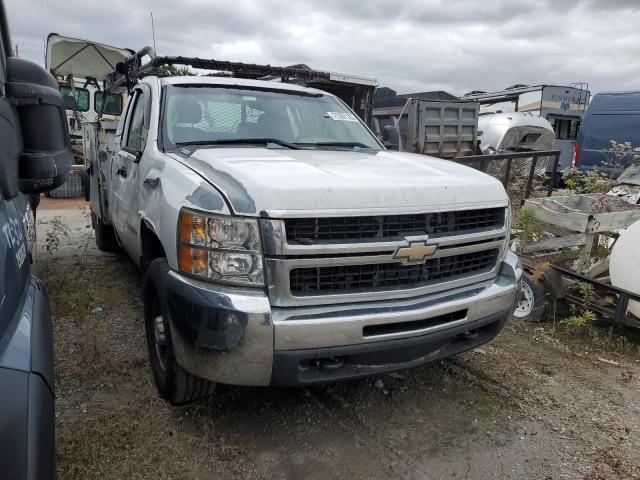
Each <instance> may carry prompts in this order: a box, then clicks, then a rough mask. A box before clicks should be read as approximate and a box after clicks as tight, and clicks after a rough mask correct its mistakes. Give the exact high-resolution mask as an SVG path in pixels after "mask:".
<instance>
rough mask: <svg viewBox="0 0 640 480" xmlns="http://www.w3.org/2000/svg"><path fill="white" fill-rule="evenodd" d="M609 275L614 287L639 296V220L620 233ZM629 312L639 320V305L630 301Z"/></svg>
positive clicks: (610, 260) (611, 260)
mask: <svg viewBox="0 0 640 480" xmlns="http://www.w3.org/2000/svg"><path fill="white" fill-rule="evenodd" d="M609 274H610V275H611V284H612V285H613V286H614V287H619V288H624V289H625V290H629V291H630V292H633V293H637V294H639V295H640V220H639V221H637V222H635V223H634V224H632V225H631V226H630V227H629V228H627V229H626V230H625V231H624V232H622V234H621V235H620V237H619V238H618V241H617V242H616V243H615V245H614V246H613V250H612V251H611V258H610V259H609ZM629 312H631V313H632V314H633V315H635V316H636V317H638V318H640V303H638V302H635V301H630V302H629Z"/></svg>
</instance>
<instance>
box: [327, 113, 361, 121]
mask: <svg viewBox="0 0 640 480" xmlns="http://www.w3.org/2000/svg"><path fill="white" fill-rule="evenodd" d="M327 115H329V118H331V119H332V120H340V121H342V122H357V121H358V119H357V118H356V116H355V115H354V114H353V113H349V112H327Z"/></svg>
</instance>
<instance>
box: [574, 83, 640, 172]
mask: <svg viewBox="0 0 640 480" xmlns="http://www.w3.org/2000/svg"><path fill="white" fill-rule="evenodd" d="M612 140H613V141H616V142H619V143H620V142H630V143H631V145H632V146H635V147H640V91H638V90H636V91H632V92H602V93H597V94H596V95H594V96H593V98H592V99H591V103H590V104H589V108H588V109H587V113H586V114H585V117H584V120H583V121H582V125H581V126H580V130H579V131H578V141H577V143H576V146H575V152H574V163H575V166H576V167H579V168H581V169H584V170H600V171H603V172H605V173H609V174H617V173H620V172H622V170H624V168H626V167H628V166H629V164H630V163H631V159H628V160H627V161H626V162H623V165H617V166H614V165H611V160H612V155H611V153H610V152H611V141H612Z"/></svg>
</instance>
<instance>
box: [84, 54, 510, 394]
mask: <svg viewBox="0 0 640 480" xmlns="http://www.w3.org/2000/svg"><path fill="white" fill-rule="evenodd" d="M198 61H200V60H198ZM129 76H130V77H131V76H132V73H131V71H129ZM141 77H142V76H141ZM87 134H88V135H89V136H90V137H91V138H88V139H86V141H88V142H89V144H90V145H93V146H94V155H90V157H92V158H91V162H92V167H91V170H90V172H91V209H92V215H93V219H94V227H95V231H96V240H97V242H98V245H99V246H100V247H101V248H103V249H110V248H117V246H118V245H120V246H122V247H123V248H124V249H125V250H126V251H127V253H128V254H129V255H130V256H131V258H132V259H133V260H134V261H135V262H136V263H137V264H139V265H140V267H141V268H142V270H143V274H144V308H145V327H146V335H147V341H148V347H149V355H150V362H151V366H152V369H153V373H154V377H155V381H156V384H157V387H158V389H159V391H160V393H161V394H162V395H163V396H164V397H165V398H167V399H168V400H170V401H171V402H173V403H183V402H187V401H190V400H193V399H195V398H198V397H200V396H202V395H205V394H208V393H209V392H211V389H212V386H213V384H214V382H222V383H228V384H237V385H254V386H266V385H307V384H314V383H320V382H329V381H335V380H341V379H348V378H355V377H361V376H366V375H371V374H377V373H381V372H388V371H393V370H397V369H401V368H406V367H413V366H416V365H420V364H424V363H428V362H432V361H436V360H438V359H441V358H444V357H448V356H450V355H454V354H457V353H460V352H463V351H465V350H468V349H471V348H474V347H476V346H478V345H481V344H483V343H485V342H488V341H489V340H491V339H492V338H493V337H495V335H497V334H498V332H500V330H501V329H502V328H503V327H504V325H505V323H506V322H507V319H508V318H509V316H510V314H511V312H512V311H513V308H514V302H515V300H516V295H517V292H519V286H520V281H521V275H522V269H521V266H520V264H519V263H518V259H517V257H516V256H515V255H514V254H513V253H511V252H510V251H509V250H508V249H507V244H508V240H509V224H510V211H509V203H508V199H507V195H506V194H505V191H504V189H503V187H502V185H501V184H500V182H498V181H497V180H495V179H494V178H492V177H489V176H488V175H485V174H483V173H481V172H478V171H476V170H472V169H470V168H466V167H463V166H460V165H457V164H455V163H453V162H449V161H446V160H438V159H434V158H430V157H425V156H422V155H415V154H408V153H399V152H390V151H387V150H385V148H384V147H383V146H382V145H381V143H380V142H379V141H378V139H377V138H376V137H375V136H374V135H373V134H372V133H371V131H370V130H369V129H368V128H367V127H366V126H365V125H364V123H363V122H362V121H361V120H360V119H359V118H358V117H357V116H356V115H355V114H354V113H353V112H352V111H351V110H350V109H349V108H348V107H347V106H346V105H345V104H344V103H343V102H342V101H341V100H339V99H338V98H337V97H335V96H333V95H331V94H328V93H326V92H323V91H320V90H316V89H311V88H305V87H301V86H297V85H292V84H287V83H280V82H265V81H259V80H247V79H240V78H222V77H194V76H191V77H165V78H160V77H157V76H153V75H150V76H146V77H144V78H140V80H139V81H138V82H137V84H136V85H135V86H134V87H133V88H132V91H131V92H130V95H129V97H128V101H127V104H126V106H125V112H124V113H123V117H122V120H121V122H120V123H119V125H118V126H117V129H115V130H114V129H113V125H111V126H109V125H108V124H105V125H101V124H100V123H97V124H96V125H95V130H94V131H93V132H90V131H89V130H87Z"/></svg>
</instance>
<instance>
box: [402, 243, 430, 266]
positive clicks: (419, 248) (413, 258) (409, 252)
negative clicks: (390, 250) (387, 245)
mask: <svg viewBox="0 0 640 480" xmlns="http://www.w3.org/2000/svg"><path fill="white" fill-rule="evenodd" d="M437 249H438V246H437V245H427V244H426V243H425V242H411V243H409V246H408V247H400V248H399V249H398V250H397V251H396V254H395V255H394V256H393V258H403V259H405V260H406V261H408V262H421V261H422V260H424V259H425V258H426V257H430V256H431V255H433V254H434V253H435V252H436V250H437Z"/></svg>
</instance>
